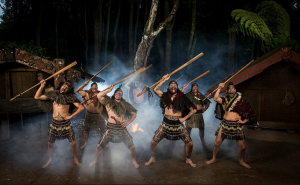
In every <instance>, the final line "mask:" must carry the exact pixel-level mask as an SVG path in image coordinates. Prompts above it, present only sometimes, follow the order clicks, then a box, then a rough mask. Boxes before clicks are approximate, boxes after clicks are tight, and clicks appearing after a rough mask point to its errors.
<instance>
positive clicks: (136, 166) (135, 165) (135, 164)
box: [132, 160, 140, 168]
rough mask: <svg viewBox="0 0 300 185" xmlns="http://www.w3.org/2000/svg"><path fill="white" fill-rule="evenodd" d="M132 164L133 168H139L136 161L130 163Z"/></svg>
mask: <svg viewBox="0 0 300 185" xmlns="http://www.w3.org/2000/svg"><path fill="white" fill-rule="evenodd" d="M132 164H133V165H134V167H135V168H139V167H140V165H139V164H138V163H137V162H136V160H134V161H132Z"/></svg>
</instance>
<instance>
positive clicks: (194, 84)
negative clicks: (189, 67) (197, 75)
mask: <svg viewBox="0 0 300 185" xmlns="http://www.w3.org/2000/svg"><path fill="white" fill-rule="evenodd" d="M194 86H197V87H199V86H198V84H196V83H193V85H192V87H191V92H192V91H193V87H194Z"/></svg>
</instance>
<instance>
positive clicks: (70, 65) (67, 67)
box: [9, 61, 77, 101]
mask: <svg viewBox="0 0 300 185" xmlns="http://www.w3.org/2000/svg"><path fill="white" fill-rule="evenodd" d="M76 64H77V62H76V61H75V62H73V63H71V64H69V65H67V66H66V67H64V68H62V69H61V70H59V71H57V72H56V73H54V74H53V75H51V76H49V77H48V78H46V79H45V81H47V80H49V79H51V78H53V77H54V76H56V75H58V74H60V73H62V72H64V71H65V70H67V69H70V68H71V67H73V66H75V65H76ZM40 84H41V82H39V83H38V84H36V85H34V86H33V87H31V88H29V89H27V90H26V91H24V92H22V93H20V94H18V95H16V96H15V97H13V98H12V99H10V100H9V101H12V100H14V99H16V98H17V97H20V96H21V95H22V94H24V93H26V92H27V91H29V90H31V89H33V88H35V87H36V86H38V85H40Z"/></svg>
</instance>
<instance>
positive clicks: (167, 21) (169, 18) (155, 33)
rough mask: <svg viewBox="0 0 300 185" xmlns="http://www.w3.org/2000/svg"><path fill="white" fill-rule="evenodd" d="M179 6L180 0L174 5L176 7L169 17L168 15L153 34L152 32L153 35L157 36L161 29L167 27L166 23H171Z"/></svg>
mask: <svg viewBox="0 0 300 185" xmlns="http://www.w3.org/2000/svg"><path fill="white" fill-rule="evenodd" d="M178 8H179V0H176V3H175V5H174V7H173V9H172V11H171V13H170V15H169V17H167V18H166V19H165V20H164V22H162V23H160V24H159V27H158V29H157V30H155V31H153V32H152V34H151V36H153V37H156V36H157V35H158V34H159V33H160V32H161V30H163V29H164V28H165V27H166V24H167V23H169V22H170V21H171V20H172V19H173V17H174V16H175V14H176V11H177V9H178Z"/></svg>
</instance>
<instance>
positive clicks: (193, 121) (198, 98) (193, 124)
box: [181, 83, 210, 146]
mask: <svg viewBox="0 0 300 185" xmlns="http://www.w3.org/2000/svg"><path fill="white" fill-rule="evenodd" d="M186 87H187V84H184V85H183V89H182V91H181V92H184V90H185V88H186ZM185 95H186V96H187V97H188V98H189V100H191V102H193V104H194V105H195V106H196V107H197V112H196V113H195V114H193V115H192V116H191V117H190V118H189V119H187V120H186V122H185V126H186V129H187V131H188V133H189V134H190V135H191V130H192V128H199V136H200V139H201V143H202V145H204V146H206V143H205V142H204V119H203V115H202V113H204V112H205V111H206V110H207V109H208V107H209V104H210V101H209V100H208V99H205V100H204V101H202V100H203V99H204V98H205V96H204V95H203V94H201V93H200V92H199V90H198V85H197V84H196V83H194V84H193V85H192V88H191V91H189V92H187V93H186V94H185ZM204 105H205V108H203V106H204Z"/></svg>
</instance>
